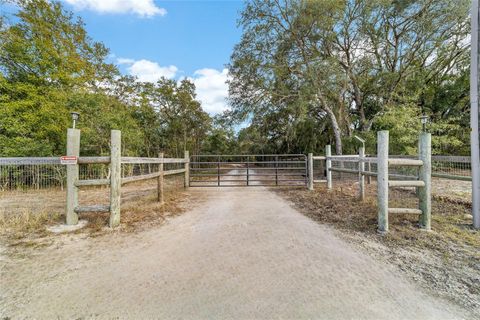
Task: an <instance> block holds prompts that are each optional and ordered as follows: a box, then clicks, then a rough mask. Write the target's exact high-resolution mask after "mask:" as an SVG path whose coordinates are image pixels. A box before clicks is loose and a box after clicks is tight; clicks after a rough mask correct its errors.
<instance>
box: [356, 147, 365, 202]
mask: <svg viewBox="0 0 480 320" xmlns="http://www.w3.org/2000/svg"><path fill="white" fill-rule="evenodd" d="M358 156H359V159H358V184H359V198H360V200H362V201H363V200H365V176H364V174H363V171H365V162H364V158H365V149H364V148H363V147H360V149H359V151H358Z"/></svg>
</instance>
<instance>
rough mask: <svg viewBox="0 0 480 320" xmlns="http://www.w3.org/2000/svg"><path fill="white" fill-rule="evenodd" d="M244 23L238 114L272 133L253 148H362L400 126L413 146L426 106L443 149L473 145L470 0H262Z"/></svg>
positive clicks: (235, 80) (234, 87)
mask: <svg viewBox="0 0 480 320" xmlns="http://www.w3.org/2000/svg"><path fill="white" fill-rule="evenodd" d="M240 25H241V27H242V28H243V35H242V38H241V41H240V42H239V43H238V44H237V45H236V46H235V49H234V52H233V54H232V57H231V63H230V66H229V71H230V74H231V76H232V79H231V81H230V83H229V85H230V99H231V103H232V106H233V110H232V113H231V115H232V118H233V119H234V120H235V119H236V120H237V121H243V120H244V119H246V118H250V119H253V121H252V124H251V126H252V127H254V128H253V129H252V130H251V131H252V132H250V134H249V135H251V134H253V132H255V133H260V132H261V133H262V134H265V136H266V139H265V141H264V143H266V144H268V145H267V146H260V145H258V144H259V143H262V142H261V141H260V140H258V139H257V140H255V141H258V142H257V143H254V144H252V147H253V148H255V149H257V150H258V149H260V150H263V149H267V150H277V151H279V152H287V151H289V150H307V149H309V150H312V151H316V150H317V149H318V148H319V146H318V145H317V143H314V142H313V141H321V142H322V143H330V144H334V145H335V149H336V152H337V153H341V152H343V151H346V152H352V150H354V149H355V148H356V147H358V143H357V142H355V140H354V139H353V135H354V134H357V135H362V136H365V137H369V140H370V141H375V139H374V138H375V134H374V133H371V131H372V130H378V129H386V128H390V129H391V130H393V131H394V132H392V134H393V135H392V137H395V138H398V139H399V140H398V141H396V142H395V145H396V146H395V148H397V149H396V150H395V152H397V153H410V152H412V151H413V150H414V149H415V140H416V133H417V129H418V125H419V123H418V122H419V120H418V115H419V114H422V113H425V114H427V115H429V116H430V117H431V120H432V122H433V124H432V125H431V130H432V132H433V133H434V134H435V133H436V134H439V135H440V134H441V135H444V136H443V137H434V138H433V144H434V147H435V148H436V150H435V152H441V153H457V154H458V153H464V152H465V150H466V149H467V148H466V146H467V144H468V137H467V136H466V135H463V134H461V129H462V127H466V126H467V123H468V61H469V50H468V49H469V48H468V41H467V40H468V35H469V31H470V28H469V1H468V0H460V1H458V0H439V1H431V0H419V1H387V0H374V1H370V0H360V1H350V0H346V1H301V0H281V1H276V0H262V1H260V0H252V1H249V2H248V4H247V5H246V7H245V9H244V11H243V12H242V16H241V19H240ZM312 126H313V128H316V129H317V130H314V129H312ZM247 131H249V130H245V132H247ZM305 135H308V137H305ZM445 135H446V136H445ZM414 136H415V137H414ZM372 139H373V140H372ZM392 139H393V138H392ZM392 141H393V140H392ZM400 143H403V144H404V146H403V147H400V146H398V145H399V144H400ZM370 148H372V146H370ZM343 149H344V150H343ZM440 149H441V150H440Z"/></svg>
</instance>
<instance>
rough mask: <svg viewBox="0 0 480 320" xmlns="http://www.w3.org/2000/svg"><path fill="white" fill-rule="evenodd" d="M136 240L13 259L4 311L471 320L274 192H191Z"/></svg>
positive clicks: (82, 243)
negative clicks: (176, 210) (185, 206)
mask: <svg viewBox="0 0 480 320" xmlns="http://www.w3.org/2000/svg"><path fill="white" fill-rule="evenodd" d="M190 192H191V194H192V196H191V199H193V200H196V201H197V204H196V205H195V206H194V208H193V209H192V210H189V211H187V212H186V213H185V214H183V215H182V216H179V217H176V218H173V219H171V220H170V221H169V222H168V223H167V224H166V225H164V226H159V227H154V228H151V229H149V230H147V231H142V232H139V233H136V234H125V233H114V234H109V235H106V236H103V237H99V238H86V239H82V238H80V237H78V236H72V237H69V238H68V239H69V240H68V241H66V243H65V244H63V245H61V246H53V247H49V248H44V249H40V250H37V251H36V252H34V253H33V254H31V255H29V256H26V257H23V258H18V257H17V258H16V259H15V260H14V261H12V260H8V261H5V260H4V261H3V262H2V264H3V268H2V270H1V274H0V276H1V279H0V288H1V289H0V290H1V291H0V299H1V300H0V315H1V316H2V317H11V318H13V319H18V318H37V319H53V318H59V319H72V318H102V319H103V318H120V319H124V318H136V319H138V318H162V319H166V318H168V319H171V318H176V319H225V318H228V319H231V318H235V319H247V318H248V319H252V318H262V319H265V318H309V319H311V318H320V319H436V320H440V319H462V318H465V317H464V315H463V313H462V311H461V310H459V309H457V308H456V307H455V306H453V305H451V304H450V303H448V302H446V301H442V300H439V299H437V298H434V297H431V296H429V295H427V294H425V293H423V292H422V291H421V290H420V289H419V288H418V287H417V286H416V285H415V284H414V283H412V282H410V281H408V280H406V279H405V278H403V277H402V276H401V275H400V274H398V273H396V272H395V271H394V269H393V267H390V266H388V265H385V264H382V263H380V262H377V261H375V260H373V259H372V258H371V257H369V256H367V255H366V254H364V253H361V252H358V251H356V250H355V249H354V248H353V247H352V246H350V245H349V244H348V243H346V242H345V241H343V240H341V239H340V238H338V237H337V236H336V235H335V232H334V231H332V230H331V229H330V228H329V227H325V226H321V225H319V224H317V223H315V222H313V221H311V220H310V219H309V218H307V217H305V216H304V215H302V214H300V213H298V212H297V211H295V210H294V209H292V208H291V207H290V205H289V203H288V202H286V201H285V200H283V199H282V198H280V197H279V196H277V195H276V194H274V193H273V192H270V191H268V190H267V189H265V188H263V187H255V188H223V189H216V188H205V189H194V188H191V189H190Z"/></svg>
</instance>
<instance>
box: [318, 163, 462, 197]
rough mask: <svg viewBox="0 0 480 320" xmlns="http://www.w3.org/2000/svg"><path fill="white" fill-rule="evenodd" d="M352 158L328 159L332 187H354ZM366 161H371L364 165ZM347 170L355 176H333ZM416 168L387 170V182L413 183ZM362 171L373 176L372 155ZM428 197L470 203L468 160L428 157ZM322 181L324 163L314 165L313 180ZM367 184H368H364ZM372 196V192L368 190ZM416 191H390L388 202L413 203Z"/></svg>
mask: <svg viewBox="0 0 480 320" xmlns="http://www.w3.org/2000/svg"><path fill="white" fill-rule="evenodd" d="M356 157H357V156H356V155H352V156H346V157H345V159H342V160H340V159H338V158H336V156H333V158H332V159H334V160H332V168H333V170H332V179H333V183H334V185H335V183H336V184H337V185H339V184H340V185H342V186H343V187H347V186H352V187H355V184H357V183H358V173H356V171H358V165H359V162H358V158H356ZM368 157H371V158H372V161H368ZM390 157H391V158H407V159H417V156H406V155H392V156H390ZM337 168H338V169H347V170H352V171H355V172H336V171H334V170H335V169H337ZM418 170H419V169H418V167H390V168H389V176H390V179H391V180H416V179H417V177H418ZM365 171H370V172H374V173H376V172H377V164H376V161H375V155H372V156H367V159H366V162H365ZM432 177H433V178H432V194H433V195H434V196H440V197H448V198H451V199H454V200H461V201H467V202H468V201H470V199H471V165H470V157H464V156H439V155H435V156H432ZM325 179H326V165H325V160H317V161H314V180H316V181H324V180H325ZM365 179H366V181H370V182H372V183H373V184H375V177H365ZM367 183H368V182H367ZM368 190H370V192H374V191H375V190H374V188H371V187H370V188H368ZM415 192H416V189H415V188H412V187H392V192H391V193H390V198H391V200H392V201H396V200H397V201H401V200H402V199H403V200H408V201H417V197H416V196H415Z"/></svg>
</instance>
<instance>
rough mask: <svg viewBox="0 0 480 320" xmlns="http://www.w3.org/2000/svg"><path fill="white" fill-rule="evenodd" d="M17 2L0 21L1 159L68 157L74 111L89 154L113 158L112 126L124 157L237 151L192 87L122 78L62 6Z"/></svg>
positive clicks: (28, 0)
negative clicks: (118, 135) (68, 135)
mask: <svg viewBox="0 0 480 320" xmlns="http://www.w3.org/2000/svg"><path fill="white" fill-rule="evenodd" d="M15 2H16V4H17V5H18V7H19V10H18V12H17V13H16V14H15V17H14V19H9V18H10V17H6V16H0V156H3V157H5V156H58V155H62V154H63V153H64V152H65V138H66V129H67V128H68V127H69V126H70V125H71V119H70V112H72V111H77V112H80V114H81V116H80V121H79V122H78V124H77V126H78V128H79V129H81V131H82V135H81V140H82V142H81V153H82V154H84V155H105V154H108V153H109V143H110V130H111V129H118V130H121V131H122V140H123V141H122V148H123V150H122V154H124V155H131V156H135V155H137V156H138V155H142V156H149V157H156V156H157V155H158V153H159V152H160V151H163V152H164V153H165V154H166V155H167V156H175V157H181V156H183V152H184V150H189V151H190V152H191V153H197V154H198V153H201V152H228V151H230V150H232V145H231V144H232V140H233V137H232V136H233V133H232V132H231V131H229V130H226V129H225V128H224V127H213V126H212V121H213V120H212V119H211V118H210V116H209V115H208V114H207V113H205V112H204V111H203V110H202V108H201V105H200V103H199V102H198V101H197V100H196V96H195V87H194V85H193V83H192V82H190V81H188V80H183V81H181V83H177V82H176V81H174V80H167V79H161V80H159V81H158V82H157V83H154V84H153V83H141V82H138V81H137V79H135V78H132V77H120V75H119V72H118V70H117V68H116V67H115V66H114V65H112V64H109V63H107V62H106V60H105V59H106V57H107V55H108V53H109V50H108V49H107V48H106V47H105V46H104V45H103V44H102V43H99V42H94V41H93V40H92V39H90V37H89V36H88V34H87V32H86V31H85V28H84V24H83V22H82V20H81V19H80V18H75V17H74V16H73V14H72V13H71V12H68V11H65V10H64V9H63V7H62V5H61V4H60V3H59V2H55V1H46V0H18V1H15ZM7 20H9V21H10V20H12V21H13V20H14V21H15V23H13V24H6V23H5V21H7Z"/></svg>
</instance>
